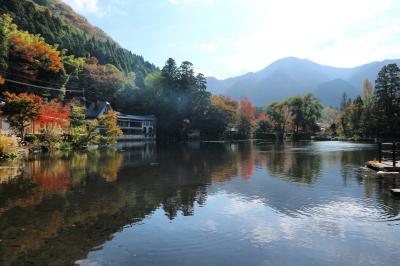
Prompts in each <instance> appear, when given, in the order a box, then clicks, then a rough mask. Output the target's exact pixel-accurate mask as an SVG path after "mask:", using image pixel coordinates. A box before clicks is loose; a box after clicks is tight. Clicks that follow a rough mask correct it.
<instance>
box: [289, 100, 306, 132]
mask: <svg viewBox="0 0 400 266" xmlns="http://www.w3.org/2000/svg"><path fill="white" fill-rule="evenodd" d="M286 103H287V105H288V107H289V112H290V115H291V116H292V124H293V131H294V133H295V134H298V133H299V129H300V126H301V125H302V124H303V123H304V116H305V114H304V111H305V110H304V109H305V106H304V101H303V97H300V96H294V97H291V98H289V99H288V100H287V101H286Z"/></svg>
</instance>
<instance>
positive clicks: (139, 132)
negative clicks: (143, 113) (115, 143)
mask: <svg viewBox="0 0 400 266" xmlns="http://www.w3.org/2000/svg"><path fill="white" fill-rule="evenodd" d="M118 126H119V127H120V128H121V130H122V132H123V134H124V135H123V136H121V137H119V138H118V140H120V141H123V140H154V139H156V130H155V128H156V122H155V119H153V118H148V117H140V116H122V115H121V116H118Z"/></svg>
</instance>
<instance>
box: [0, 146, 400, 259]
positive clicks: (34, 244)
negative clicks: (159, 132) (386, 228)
mask: <svg viewBox="0 0 400 266" xmlns="http://www.w3.org/2000/svg"><path fill="white" fill-rule="evenodd" d="M293 148H295V149H294V150H293ZM296 148H297V147H296V146H292V145H283V146H275V145H268V146H251V145H250V144H249V143H239V144H237V143H236V144H216V143H212V144H207V143H202V144H199V145H181V146H165V147H158V148H157V149H156V147H155V146H151V145H144V146H141V147H125V148H123V151H118V150H116V149H107V150H97V151H92V152H87V153H72V154H63V155H59V156H57V157H55V156H53V157H45V158H43V157H38V158H34V159H32V160H31V161H27V162H24V165H23V171H22V175H21V174H18V177H16V178H14V179H11V180H10V182H6V183H3V184H0V193H1V194H0V239H2V242H0V264H2V263H4V264H12V263H15V264H27V263H28V262H32V263H33V264H38V265H42V264H48V262H49V261H52V262H53V263H54V264H71V263H72V262H73V261H75V260H77V259H80V258H83V257H85V256H86V255H87V253H88V252H89V251H90V250H91V249H92V248H93V247H95V246H98V245H101V244H103V243H104V242H105V241H106V240H108V239H109V238H110V236H111V235H112V234H113V233H115V232H116V231H118V230H120V228H121V227H123V226H125V225H127V224H132V223H135V222H138V221H141V220H143V219H144V218H145V217H146V216H147V215H150V214H151V213H152V212H154V211H155V210H157V209H158V208H162V209H163V210H164V212H165V214H166V215H167V216H168V218H169V219H174V218H175V217H176V216H177V215H178V214H179V213H181V214H182V215H193V213H194V211H195V208H196V205H203V204H205V202H206V199H207V187H208V186H209V185H210V184H211V183H213V182H226V181H229V180H231V179H232V178H233V177H237V176H240V177H242V178H244V179H245V180H246V178H249V177H251V176H252V175H253V174H254V173H253V171H254V169H255V168H256V166H258V167H259V166H260V165H262V166H266V167H267V168H268V169H269V171H270V172H271V173H272V174H273V175H276V176H279V177H284V178H287V179H289V180H292V181H295V182H304V183H313V182H316V179H317V178H318V176H319V171H320V168H321V160H322V159H321V155H319V154H314V153H312V152H307V151H304V150H301V151H300V150H296ZM346 156H347V155H346ZM358 156H361V155H358ZM343 160H344V161H345V162H346V161H347V160H352V159H349V158H348V157H343ZM356 160H359V159H358V158H356ZM52 178H54V179H57V178H59V179H60V180H58V181H49V179H52ZM66 179H67V180H69V182H67V183H66V182H65V180H66ZM372 183H373V182H372ZM375 185H376V183H375ZM366 191H367V189H366ZM382 191H383V190H382ZM3 192H6V193H3ZM368 193H371V192H368ZM382 195H384V194H382ZM384 197H386V194H385V196H384ZM384 199H385V200H387V202H388V206H392V205H390V204H393V203H391V202H390V200H391V198H390V196H389V195H387V198H384ZM65 250H68V252H65ZM5 261H7V263H5Z"/></svg>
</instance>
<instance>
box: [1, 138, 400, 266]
mask: <svg viewBox="0 0 400 266" xmlns="http://www.w3.org/2000/svg"><path fill="white" fill-rule="evenodd" d="M375 157H376V147H375V145H373V144H359V143H350V142H303V143H285V144H280V145H279V144H272V143H267V142H262V141H258V142H257V141H255V142H240V143H211V142H210V143H200V142H193V143H185V144H176V145H162V146H160V145H159V146H157V145H155V144H152V143H132V144H129V145H128V144H126V145H122V144H121V145H119V146H116V147H114V148H108V149H105V150H94V151H89V152H82V153H78V152H75V153H58V154H51V155H36V156H32V157H29V159H27V160H24V161H20V162H9V163H3V164H2V165H1V167H0V264H3V265H26V264H33V265H71V264H74V263H76V264H80V265H398V263H399V260H400V215H399V211H400V200H399V199H396V198H394V197H393V196H391V194H390V189H391V188H394V187H400V182H399V181H396V179H393V178H385V179H382V178H378V177H377V175H376V173H375V172H373V171H371V170H368V169H365V168H364V167H363V166H364V164H365V162H366V161H367V160H370V159H373V158H375ZM396 182H397V184H396Z"/></svg>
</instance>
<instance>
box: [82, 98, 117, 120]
mask: <svg viewBox="0 0 400 266" xmlns="http://www.w3.org/2000/svg"><path fill="white" fill-rule="evenodd" d="M109 110H112V108H111V105H110V103H109V102H107V101H96V102H92V103H90V104H89V106H88V107H87V108H86V117H87V118H89V119H94V118H100V117H101V116H102V115H103V114H105V113H107V111H109Z"/></svg>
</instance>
